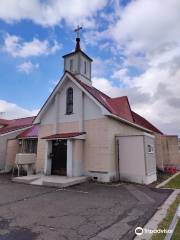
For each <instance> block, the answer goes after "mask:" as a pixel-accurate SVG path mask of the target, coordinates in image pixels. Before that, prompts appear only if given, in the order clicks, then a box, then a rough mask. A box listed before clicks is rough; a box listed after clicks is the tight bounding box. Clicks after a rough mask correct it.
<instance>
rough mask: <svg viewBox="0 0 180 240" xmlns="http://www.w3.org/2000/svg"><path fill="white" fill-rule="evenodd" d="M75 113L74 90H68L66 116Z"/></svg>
mask: <svg viewBox="0 0 180 240" xmlns="http://www.w3.org/2000/svg"><path fill="white" fill-rule="evenodd" d="M72 113H73V89H72V88H68V90H67V92H66V114H72Z"/></svg>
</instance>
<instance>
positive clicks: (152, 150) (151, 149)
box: [147, 145, 154, 153]
mask: <svg viewBox="0 0 180 240" xmlns="http://www.w3.org/2000/svg"><path fill="white" fill-rule="evenodd" d="M147 149H148V153H154V148H153V146H151V145H148V146H147Z"/></svg>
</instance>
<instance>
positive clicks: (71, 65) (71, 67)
mask: <svg viewBox="0 0 180 240" xmlns="http://www.w3.org/2000/svg"><path fill="white" fill-rule="evenodd" d="M69 64H70V66H69V70H70V72H73V59H70V63H69Z"/></svg>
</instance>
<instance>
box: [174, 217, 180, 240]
mask: <svg viewBox="0 0 180 240" xmlns="http://www.w3.org/2000/svg"><path fill="white" fill-rule="evenodd" d="M172 239H180V220H179V221H178V224H177V225H176V229H175V232H174V233H173V236H172Z"/></svg>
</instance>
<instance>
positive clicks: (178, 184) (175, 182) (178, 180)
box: [164, 174, 180, 189]
mask: <svg viewBox="0 0 180 240" xmlns="http://www.w3.org/2000/svg"><path fill="white" fill-rule="evenodd" d="M164 187H166V188H179V189H180V174H178V175H177V176H176V177H175V178H173V179H172V180H171V181H170V182H168V183H167V184H166V185H164Z"/></svg>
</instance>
